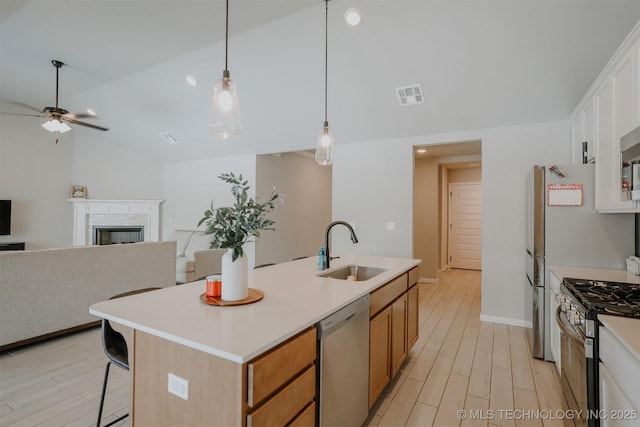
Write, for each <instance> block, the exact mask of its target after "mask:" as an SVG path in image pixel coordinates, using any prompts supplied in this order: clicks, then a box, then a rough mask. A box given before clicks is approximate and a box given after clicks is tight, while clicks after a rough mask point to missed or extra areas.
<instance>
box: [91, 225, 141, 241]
mask: <svg viewBox="0 0 640 427" xmlns="http://www.w3.org/2000/svg"><path fill="white" fill-rule="evenodd" d="M92 234H93V242H92V243H93V244H94V245H119V244H123V243H138V242H144V226H143V225H136V226H124V227H123V226H116V225H114V226H111V225H108V226H103V225H101V226H94V227H93V233H92Z"/></svg>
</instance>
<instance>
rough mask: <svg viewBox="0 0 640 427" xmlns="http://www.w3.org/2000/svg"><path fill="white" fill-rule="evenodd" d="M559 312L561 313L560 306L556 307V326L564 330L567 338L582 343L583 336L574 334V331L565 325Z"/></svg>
mask: <svg viewBox="0 0 640 427" xmlns="http://www.w3.org/2000/svg"><path fill="white" fill-rule="evenodd" d="M561 313H562V307H558V308H556V322H558V327H559V328H560V330H561V331H562V332H564V333H565V334H566V335H567V336H568V337H569V338H571V339H573V340H575V341H577V342H579V343H584V337H582V336H580V335H578V334H576V332H575V331H574V330H573V329H570V328H568V327H567V325H565V323H564V321H563V320H562V314H561Z"/></svg>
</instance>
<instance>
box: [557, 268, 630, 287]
mask: <svg viewBox="0 0 640 427" xmlns="http://www.w3.org/2000/svg"><path fill="white" fill-rule="evenodd" d="M549 269H550V270H551V271H552V272H553V273H554V274H555V275H556V276H557V277H558V278H559V279H563V278H565V277H569V278H572V279H591V280H604V281H609V282H622V283H640V276H636V275H635V274H631V273H629V272H627V271H626V270H607V269H602V268H585V267H567V266H563V265H552V266H550V267H549Z"/></svg>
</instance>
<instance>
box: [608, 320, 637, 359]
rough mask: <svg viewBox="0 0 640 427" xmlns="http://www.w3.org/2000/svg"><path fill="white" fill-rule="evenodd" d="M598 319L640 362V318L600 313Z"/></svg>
mask: <svg viewBox="0 0 640 427" xmlns="http://www.w3.org/2000/svg"><path fill="white" fill-rule="evenodd" d="M598 320H600V321H601V322H602V324H603V325H604V327H605V328H607V330H608V331H609V332H611V333H612V334H613V336H614V337H616V338H617V339H618V341H620V342H621V343H622V345H624V347H625V348H626V349H627V350H629V352H630V353H631V354H632V355H633V356H634V357H635V358H636V360H637V361H638V362H640V319H632V318H629V317H620V316H609V315H598Z"/></svg>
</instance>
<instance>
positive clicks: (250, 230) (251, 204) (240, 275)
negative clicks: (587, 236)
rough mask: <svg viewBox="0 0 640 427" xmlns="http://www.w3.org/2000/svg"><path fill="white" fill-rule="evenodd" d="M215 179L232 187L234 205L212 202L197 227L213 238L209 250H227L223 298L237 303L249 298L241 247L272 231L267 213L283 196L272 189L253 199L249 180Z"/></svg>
mask: <svg viewBox="0 0 640 427" xmlns="http://www.w3.org/2000/svg"><path fill="white" fill-rule="evenodd" d="M218 178H219V179H221V180H223V181H224V182H227V183H229V184H231V185H232V186H231V194H233V197H234V199H235V202H234V204H233V205H232V206H225V207H218V208H215V207H214V206H213V201H212V202H211V208H210V209H208V210H206V211H205V212H204V217H203V218H202V219H201V220H200V221H199V222H198V227H200V226H201V225H202V224H205V226H206V228H205V230H204V232H205V233H207V234H212V235H213V240H212V241H211V248H220V249H227V252H226V253H225V254H224V255H223V256H222V299H223V300H227V301H238V300H242V299H245V298H247V295H248V277H247V273H248V262H247V257H245V256H244V249H243V245H244V244H245V243H247V242H248V241H250V239H257V238H259V237H260V232H261V231H263V230H271V231H275V228H273V225H274V224H275V221H273V220H271V219H269V218H267V214H268V213H269V212H270V211H272V210H273V209H275V208H276V206H277V205H276V201H277V200H280V201H282V199H283V196H282V195H281V194H279V193H278V191H277V190H276V188H275V187H274V188H273V191H272V192H271V195H270V196H269V197H268V198H267V199H264V200H263V199H260V198H256V199H253V198H251V197H249V194H248V191H249V185H248V181H246V180H243V178H242V175H238V176H236V175H235V174H233V173H223V174H221V175H220V176H218Z"/></svg>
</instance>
